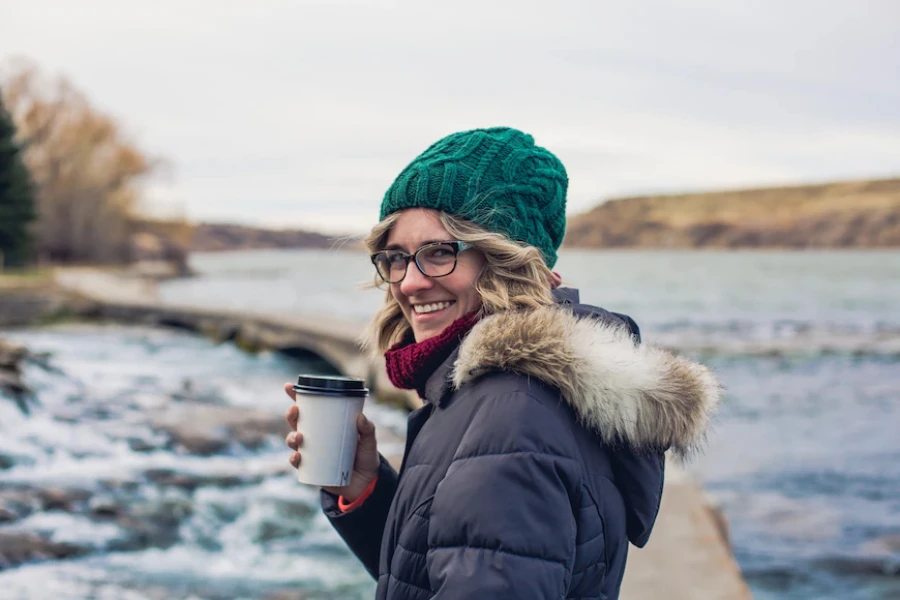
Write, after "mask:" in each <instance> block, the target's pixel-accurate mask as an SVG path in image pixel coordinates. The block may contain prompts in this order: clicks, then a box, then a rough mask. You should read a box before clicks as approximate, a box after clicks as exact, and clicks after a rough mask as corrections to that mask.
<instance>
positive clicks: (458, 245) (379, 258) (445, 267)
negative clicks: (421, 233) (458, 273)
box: [372, 242, 474, 283]
mask: <svg viewBox="0 0 900 600" xmlns="http://www.w3.org/2000/svg"><path fill="white" fill-rule="evenodd" d="M470 248H474V246H472V245H471V244H467V243H465V242H432V243H430V244H425V245H424V246H422V247H420V248H419V249H418V250H416V251H415V252H413V253H412V254H409V253H407V252H403V251H402V250H382V251H381V252H376V253H375V254H373V255H372V264H373V265H375V269H376V270H377V271H378V276H379V277H381V279H383V280H384V281H385V283H400V282H401V281H403V278H404V277H406V271H407V269H408V267H409V261H411V260H412V261H415V263H416V267H418V269H419V272H420V273H422V275H424V276H425V277H446V276H447V275H449V274H450V273H452V272H453V271H454V269H456V259H457V257H458V256H459V253H460V252H463V251H465V250H468V249H470Z"/></svg>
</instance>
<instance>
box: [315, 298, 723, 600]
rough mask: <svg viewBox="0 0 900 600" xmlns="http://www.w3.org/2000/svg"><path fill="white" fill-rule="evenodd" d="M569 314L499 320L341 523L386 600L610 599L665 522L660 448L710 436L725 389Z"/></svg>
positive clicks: (334, 516) (609, 327)
mask: <svg viewBox="0 0 900 600" xmlns="http://www.w3.org/2000/svg"><path fill="white" fill-rule="evenodd" d="M629 322H630V324H631V325H633V321H631V320H630V319H627V318H626V319H624V320H623V319H622V318H620V316H619V315H613V314H611V313H608V312H606V311H603V310H602V309H595V308H592V307H584V306H580V305H574V306H569V307H559V306H553V307H546V308H541V309H537V310H530V311H520V312H509V313H504V314H498V315H493V316H491V317H488V318H485V319H483V320H482V321H481V322H480V323H478V324H477V325H476V326H475V328H473V329H472V331H471V332H470V333H469V335H468V336H467V337H466V338H465V339H464V340H463V342H462V344H461V346H460V347H459V348H458V349H457V351H456V352H454V354H453V355H452V356H451V357H450V358H449V359H448V360H447V361H446V362H445V363H444V364H443V365H442V366H441V367H440V368H438V369H437V370H436V371H435V373H434V374H433V375H432V376H431V378H430V379H429V381H428V385H427V389H426V398H425V404H424V406H423V407H422V408H420V409H419V410H416V411H414V412H413V413H412V414H411V415H410V417H409V430H408V433H407V441H406V452H405V454H404V459H403V465H402V467H401V469H400V473H399V475H398V474H397V473H396V472H395V471H394V470H393V469H392V468H391V467H390V465H388V464H387V462H386V461H384V460H382V465H381V473H380V475H379V478H378V483H377V484H376V487H375V491H374V492H373V494H372V495H371V496H370V497H369V498H368V499H367V500H366V501H365V502H364V503H363V504H362V506H360V507H359V508H357V509H355V510H353V511H351V512H348V513H346V514H341V512H340V510H339V509H338V507H337V503H336V499H335V498H334V497H333V496H331V495H329V494H327V493H324V492H323V495H322V498H323V505H324V508H325V512H326V514H327V515H328V517H329V519H330V520H331V522H332V524H333V525H334V527H335V529H336V530H337V531H338V533H340V535H341V536H342V537H343V538H344V540H345V541H346V542H347V544H348V546H349V547H350V549H351V550H352V551H353V552H354V553H355V554H356V555H357V556H358V557H359V558H360V560H361V561H362V563H363V564H364V565H365V567H366V569H368V570H369V572H370V573H371V574H372V575H373V576H374V577H376V578H377V580H378V591H377V594H376V596H377V598H378V599H379V600H388V599H390V600H396V599H409V600H413V599H415V600H420V599H421V600H425V599H428V598H439V599H448V600H449V599H453V600H456V599H459V600H463V599H475V598H490V599H494V600H505V599H509V600H525V599H530V598H534V599H545V598H554V599H557V598H558V599H564V598H573V599H574V598H581V599H588V598H616V597H617V596H618V590H619V586H620V585H621V582H622V575H623V573H624V570H625V558H626V554H627V550H628V541H629V540H630V541H631V542H632V543H634V544H635V545H637V546H643V545H644V544H645V543H646V542H647V539H648V538H649V535H650V531H651V529H652V527H653V523H654V521H655V519H656V514H657V511H658V509H659V502H660V498H661V495H662V484H663V467H664V456H663V451H664V450H666V449H672V451H673V452H674V453H676V454H678V455H684V454H686V453H689V452H690V451H691V450H692V449H693V448H695V447H696V446H697V445H698V444H699V443H700V441H701V440H702V438H703V435H704V431H705V429H706V426H707V423H708V419H709V416H710V413H711V411H712V410H713V409H714V407H715V405H716V403H717V402H718V397H719V386H718V384H717V382H716V381H715V379H714V378H713V376H712V375H711V374H710V372H709V371H708V370H707V369H706V368H705V367H702V366H700V365H698V364H695V363H691V362H689V361H687V360H685V359H682V358H678V357H675V356H673V355H671V354H669V353H667V352H665V351H662V350H660V349H657V348H654V347H651V346H647V345H639V344H638V342H637V339H636V336H635V335H634V333H635V332H636V326H634V327H633V328H632V329H631V330H630V329H629V327H628V326H627V324H628V323H629Z"/></svg>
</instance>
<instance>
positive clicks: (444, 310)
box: [385, 208, 484, 342]
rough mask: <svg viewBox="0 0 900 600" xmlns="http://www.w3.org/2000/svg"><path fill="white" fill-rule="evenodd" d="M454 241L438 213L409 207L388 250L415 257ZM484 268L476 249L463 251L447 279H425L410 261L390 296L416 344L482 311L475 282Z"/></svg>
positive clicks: (394, 229)
mask: <svg viewBox="0 0 900 600" xmlns="http://www.w3.org/2000/svg"><path fill="white" fill-rule="evenodd" d="M452 240H453V238H452V236H451V235H450V234H449V233H448V232H447V230H446V229H444V226H443V225H442V224H441V221H440V219H439V218H438V216H437V213H436V212H434V211H432V210H428V209H424V208H410V209H407V210H404V211H403V212H402V213H400V217H399V218H398V219H397V221H396V222H395V223H394V226H393V227H391V231H390V233H389V234H388V237H387V244H386V246H385V249H396V250H402V251H404V252H408V253H409V254H412V253H414V252H415V251H416V250H418V249H419V248H420V247H421V246H424V245H425V244H428V243H429V242H447V241H452ZM483 267H484V257H483V256H482V255H481V253H480V252H478V251H477V250H474V249H473V250H466V251H463V252H460V253H459V256H458V259H457V263H456V269H454V271H453V272H452V273H451V274H449V275H446V276H444V277H426V276H425V275H423V274H422V272H421V271H419V269H418V268H417V267H416V265H415V263H414V262H413V261H410V264H409V266H408V267H407V269H406V277H404V278H403V281H401V282H400V283H392V284H391V294H392V295H393V296H394V299H395V300H396V301H397V303H398V304H399V305H400V309H401V310H402V311H403V315H404V316H405V317H406V320H407V321H408V322H409V324H410V325H411V326H412V331H413V335H414V336H415V338H416V342H421V341H424V340H427V339H428V338H431V337H434V336H436V335H438V334H440V333H441V332H442V331H443V330H444V329H445V328H446V327H447V326H448V325H450V324H451V323H453V321H455V320H456V319H458V318H460V317H462V316H464V315H466V314H468V313H470V312H473V311H475V310H478V308H480V306H481V299H480V298H479V296H478V293H477V292H476V291H475V281H476V280H477V279H478V275H479V274H480V273H481V269H482V268H483Z"/></svg>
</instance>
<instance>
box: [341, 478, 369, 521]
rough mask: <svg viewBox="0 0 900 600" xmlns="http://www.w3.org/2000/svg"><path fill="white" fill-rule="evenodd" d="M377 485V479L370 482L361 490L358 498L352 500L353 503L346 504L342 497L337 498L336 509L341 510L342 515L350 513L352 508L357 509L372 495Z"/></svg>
mask: <svg viewBox="0 0 900 600" xmlns="http://www.w3.org/2000/svg"><path fill="white" fill-rule="evenodd" d="M376 483H378V478H377V477H376V478H375V479H373V480H372V482H371V483H370V484H369V485H368V486H366V489H364V490H363V493H362V494H360V495H359V498H357V499H356V500H354V501H353V502H350V503H348V502H347V501H346V500H344V497H343V496H338V508H339V509H341V512H342V513H345V512H350V511H351V510H353V509H354V508H358V507H359V506H360V505H361V504H362V503H363V502H365V501H366V498H368V497H369V496H371V495H372V492H373V491H374V490H375V484H376Z"/></svg>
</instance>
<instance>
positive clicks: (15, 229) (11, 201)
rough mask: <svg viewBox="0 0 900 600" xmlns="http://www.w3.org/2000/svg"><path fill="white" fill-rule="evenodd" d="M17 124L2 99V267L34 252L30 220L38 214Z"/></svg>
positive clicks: (0, 109)
mask: <svg viewBox="0 0 900 600" xmlns="http://www.w3.org/2000/svg"><path fill="white" fill-rule="evenodd" d="M15 136H16V128H15V125H14V124H13V120H12V117H11V116H10V114H9V113H8V112H7V111H6V109H5V108H4V107H3V101H2V99H0V267H4V266H7V267H8V266H22V265H24V264H25V263H26V262H27V261H28V259H29V258H30V256H31V241H32V240H31V233H30V231H29V225H30V223H31V222H32V221H33V220H34V219H35V218H36V217H37V213H36V211H35V203H34V188H33V186H32V185H31V180H30V178H29V175H28V169H27V168H26V167H25V163H24V162H23V161H22V156H21V153H20V152H19V146H18V144H16V141H15Z"/></svg>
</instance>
